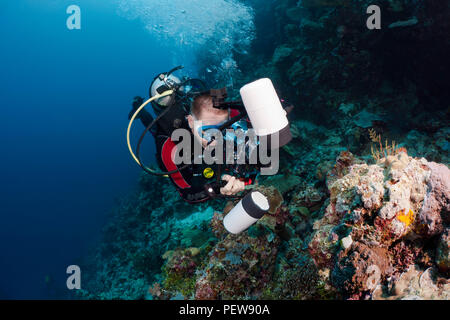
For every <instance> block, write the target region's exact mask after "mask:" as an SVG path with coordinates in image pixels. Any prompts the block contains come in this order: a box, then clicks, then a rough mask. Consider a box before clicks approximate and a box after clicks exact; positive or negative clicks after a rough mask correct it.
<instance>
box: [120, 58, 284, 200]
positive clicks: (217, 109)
mask: <svg viewBox="0 0 450 320" xmlns="http://www.w3.org/2000/svg"><path fill="white" fill-rule="evenodd" d="M182 68H183V67H182V66H179V67H176V68H174V69H172V70H170V71H169V72H166V73H161V74H159V75H158V76H156V77H155V78H154V79H153V82H152V84H151V85H150V88H149V95H150V99H149V100H147V101H146V102H144V99H143V98H142V97H135V98H134V101H133V104H132V106H133V108H132V110H131V112H130V113H129V116H128V118H129V120H130V124H129V126H128V132H127V139H128V147H129V150H130V152H131V154H132V156H133V158H134V159H135V161H136V162H137V163H138V164H139V165H140V166H141V167H142V168H143V169H144V171H146V172H148V173H150V174H154V175H158V176H165V177H169V178H170V179H171V181H172V183H173V184H174V186H175V187H176V189H177V191H178V192H179V194H180V196H181V197H182V198H183V199H184V200H185V201H187V202H189V203H199V202H204V201H207V200H210V199H213V198H217V197H235V198H236V197H237V196H236V195H237V194H238V193H240V192H241V191H244V189H245V186H247V185H251V184H254V183H255V181H256V178H257V176H258V175H259V170H260V168H261V167H262V166H263V165H262V164H260V163H258V164H254V165H250V164H233V165H229V164H227V165H225V164H213V165H207V164H205V163H203V162H202V163H201V164H196V163H188V164H184V163H183V164H181V165H177V164H175V162H174V153H175V152H177V145H176V144H175V142H174V141H173V140H172V138H171V136H172V133H173V132H174V131H175V130H177V129H185V130H188V131H189V133H190V135H191V137H193V139H191V143H192V144H193V147H192V148H191V150H195V149H196V147H197V148H198V147H199V146H201V148H202V149H205V148H207V147H208V145H210V144H211V143H212V144H214V143H215V141H213V140H214V138H211V137H208V136H207V135H206V134H204V133H206V132H208V130H210V129H214V130H219V131H221V132H225V130H226V129H229V128H233V129H236V128H238V129H242V130H248V129H249V128H252V123H251V121H249V119H248V117H247V116H248V114H247V110H246V109H245V107H244V106H243V104H242V102H237V101H232V102H227V101H225V99H226V98H227V92H226V89H225V88H222V89H219V90H216V89H210V90H208V89H207V87H206V85H205V84H204V82H203V81H202V80H199V79H191V78H186V77H184V78H182V79H179V78H178V77H176V76H174V75H173V73H174V72H175V71H177V70H180V69H182ZM148 103H151V105H152V107H153V110H154V112H155V114H156V115H157V116H156V117H155V118H154V117H153V116H152V115H151V114H150V113H149V112H148V111H146V110H144V107H145V106H146V105H147V104H148ZM283 111H284V110H283ZM285 113H286V112H285V111H284V114H283V115H284V117H285ZM249 116H250V117H251V114H250V115H249ZM253 118H256V117H255V116H253ZM136 119H139V120H140V121H141V123H142V124H143V125H144V127H146V129H145V131H144V132H143V133H142V135H141V137H140V139H139V142H138V145H137V149H136V155H135V154H134V153H133V151H132V149H131V146H130V139H129V132H130V127H131V125H132V123H133V121H134V120H136ZM258 121H259V120H258ZM286 121H287V120H286ZM199 122H201V124H202V125H201V126H198V123H199ZM283 126H285V127H284V128H283V129H282V130H281V132H282V134H281V135H280V137H281V138H280V140H282V141H281V143H280V146H281V145H284V144H286V143H287V142H289V140H290V139H291V136H290V131H289V125H287V130H286V125H285V124H283ZM149 131H150V132H151V133H152V135H153V137H154V140H155V144H156V159H157V163H158V166H159V169H160V170H161V172H157V171H155V170H154V169H151V168H148V167H146V166H144V165H143V164H142V161H141V159H140V147H141V143H142V141H143V139H144V137H145V135H146V134H147V133H148V132H149ZM224 137H225V139H226V137H227V133H225V135H224ZM234 139H236V137H234ZM194 144H197V146H194ZM193 157H195V155H194V153H193V152H192V154H191V159H193Z"/></svg>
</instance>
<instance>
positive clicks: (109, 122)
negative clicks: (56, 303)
mask: <svg viewBox="0 0 450 320" xmlns="http://www.w3.org/2000/svg"><path fill="white" fill-rule="evenodd" d="M107 3H109V2H107V1H83V0H77V1H76V3H74V1H34V0H28V1H24V0H20V1H2V2H0V35H1V40H0V62H1V71H0V96H1V100H0V101H1V102H0V104H1V112H2V116H1V118H0V119H1V126H0V139H1V146H2V153H1V155H2V156H1V158H0V164H1V185H0V188H1V192H0V199H1V201H0V215H1V222H0V298H14V299H20V298H32V299H45V298H64V297H67V293H68V292H67V289H65V279H66V274H65V271H66V268H67V266H68V265H71V264H77V262H78V261H79V259H80V257H82V256H83V255H84V254H86V252H87V249H88V248H89V247H90V245H91V244H92V243H94V241H95V240H96V239H97V237H98V236H99V235H100V232H101V228H102V226H103V224H104V223H105V221H106V217H107V214H108V212H109V211H110V210H111V208H112V207H113V205H114V199H115V198H117V197H120V196H122V195H125V194H126V193H128V192H130V190H131V189H132V188H134V186H135V184H136V181H137V177H138V174H139V169H138V167H137V165H135V164H134V163H133V162H132V160H131V158H130V157H129V154H128V150H127V148H126V144H125V130H126V126H127V124H128V122H127V115H128V112H129V110H130V103H131V100H132V98H133V97H134V96H136V95H142V96H146V92H147V88H148V85H149V82H150V81H151V79H152V77H153V76H154V74H155V73H156V72H161V71H166V70H168V69H170V68H171V67H172V66H173V63H174V60H173V59H174V58H173V56H171V55H169V54H167V53H164V52H161V51H160V50H158V42H157V40H156V39H155V38H154V37H152V35H151V34H150V33H149V32H148V31H146V30H145V28H144V27H143V25H142V23H141V22H140V21H139V20H127V19H125V18H124V17H121V16H120V15H118V14H117V7H116V6H114V5H111V4H107ZM71 4H77V5H79V6H80V7H81V9H82V28H81V30H68V29H67V27H66V19H67V17H68V15H67V14H66V8H67V7H68V6H69V5H71ZM138 131H139V130H138ZM149 148H151V147H149ZM149 154H151V150H150V152H149ZM46 280H47V281H46Z"/></svg>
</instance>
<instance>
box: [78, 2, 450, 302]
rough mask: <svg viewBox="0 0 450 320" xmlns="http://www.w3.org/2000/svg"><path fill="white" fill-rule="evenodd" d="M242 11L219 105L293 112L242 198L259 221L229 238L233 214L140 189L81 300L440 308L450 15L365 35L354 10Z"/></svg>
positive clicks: (394, 18)
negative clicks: (282, 105)
mask: <svg viewBox="0 0 450 320" xmlns="http://www.w3.org/2000/svg"><path fill="white" fill-rule="evenodd" d="M242 2H244V3H247V4H249V5H252V6H253V7H254V13H255V17H256V19H255V27H256V38H255V41H254V43H253V46H252V49H251V50H250V51H249V53H248V54H242V53H239V52H235V53H234V56H233V61H235V63H236V66H234V67H236V68H238V69H239V70H240V71H241V72H239V73H238V74H237V75H235V74H233V87H232V88H231V90H230V96H232V97H237V96H238V92H237V89H238V88H240V86H241V85H243V84H245V83H248V82H251V81H253V80H255V79H256V78H259V77H270V78H271V79H272V81H273V82H274V84H275V85H276V87H277V89H279V90H278V92H279V94H280V96H282V97H283V98H285V99H287V100H289V101H290V102H292V103H293V104H294V105H295V108H294V110H293V111H292V112H291V114H289V117H290V122H291V131H292V136H293V139H292V141H291V142H290V143H289V144H288V145H286V146H284V147H283V148H282V149H281V152H280V172H279V174H278V175H276V176H272V177H260V179H259V183H258V185H256V186H255V188H256V189H257V190H259V191H260V192H262V193H263V194H265V195H266V196H268V198H269V201H270V212H269V213H268V214H267V215H265V217H264V218H262V219H261V220H260V221H258V222H257V223H256V224H255V225H253V226H252V227H250V228H249V229H248V230H247V231H245V232H243V233H241V234H239V235H231V234H228V233H227V231H226V230H225V229H224V228H223V224H222V220H223V217H224V215H226V214H227V213H228V212H229V211H230V210H231V208H232V207H233V206H234V205H235V204H236V201H230V202H225V201H222V200H215V201H213V202H211V203H208V204H203V205H199V206H190V205H187V204H184V203H183V202H182V201H181V200H180V199H179V197H178V195H177V194H176V193H175V192H174V189H173V187H172V186H170V184H169V182H167V181H166V180H156V179H157V178H154V177H150V176H148V175H146V174H143V176H142V179H141V183H140V188H139V190H138V191H137V193H136V194H135V195H134V196H132V197H130V198H129V199H127V200H126V201H123V202H122V203H121V204H120V205H118V209H117V212H116V213H115V214H114V217H113V219H112V220H111V222H110V223H109V225H108V226H107V227H106V230H105V234H104V240H103V241H102V242H101V244H100V246H99V248H98V249H97V250H95V252H94V253H93V256H92V257H91V258H90V259H87V262H86V263H87V266H86V267H85V268H84V270H92V271H91V272H89V271H86V272H85V274H86V277H89V279H90V280H89V281H86V283H89V284H90V287H87V288H84V290H83V291H82V292H81V296H82V297H83V298H100V299H111V298H119V299H140V298H147V299H449V298H450V296H449V295H450V288H449V272H450V271H449V270H450V263H449V257H450V253H449V252H450V251H449V247H450V243H449V238H450V236H449V228H450V227H449V222H450V216H449V214H450V213H449V212H450V170H449V168H448V165H449V164H450V161H449V159H450V158H449V155H450V153H449V152H448V151H449V149H450V142H449V141H450V140H449V139H450V128H449V126H448V118H449V109H448V106H449V104H448V101H450V95H449V94H450V87H449V84H450V60H449V59H448V57H449V56H450V40H449V38H448V34H449V32H450V7H449V6H448V5H447V4H446V3H445V1H437V0H432V1H431V0H430V1H425V0H414V1H413V0H401V1H393V0H381V1H379V5H380V7H381V8H382V10H383V15H382V16H383V19H382V29H381V30H376V32H374V31H371V30H368V29H366V28H365V27H364V26H365V19H366V16H365V15H364V14H361V13H362V12H365V9H366V8H367V6H368V5H369V4H372V3H371V2H370V1H368V0H362V1H357V2H355V1H353V2H352V3H351V5H350V4H349V2H348V1H345V0H343V1H322V0H308V1H306V0H303V1H297V0H280V1H273V2H270V3H267V4H266V5H260V3H259V0H243V1H242ZM268 21H269V22H268ZM210 60H211V59H210ZM212 60H214V59H212ZM201 61H202V59H200V60H199V65H200V67H202V65H201V63H202V62H201ZM204 64H205V65H204V69H205V70H206V68H207V67H208V68H210V67H211V66H210V64H211V61H208V63H206V62H205V63H204ZM234 67H233V68H234ZM213 69H214V68H213ZM214 70H220V66H217V68H216V69H214ZM211 77H213V75H211ZM386 141H387V142H386ZM394 141H395V142H394ZM155 185H158V188H154V186H155Z"/></svg>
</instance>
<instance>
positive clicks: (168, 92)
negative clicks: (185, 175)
mask: <svg viewBox="0 0 450 320" xmlns="http://www.w3.org/2000/svg"><path fill="white" fill-rule="evenodd" d="M173 93H174V90H167V91H164V92H163V93H161V94H157V95H156V96H154V97H151V98H150V99H148V100H147V101H145V102H144V103H143V104H141V106H140V107H139V108H138V109H137V110H136V112H135V113H134V114H133V116H132V117H131V120H130V122H129V124H128V128H127V145H128V150H129V151H130V154H131V156H132V157H133V159H134V161H136V163H137V164H138V165H139V166H140V167H141V168H142V169H143V170H144V171H145V172H148V173H150V174H153V175H158V176H166V175H169V174H172V173H176V172H178V171H180V170H181V169H178V170H174V171H170V172H156V171H154V170H152V169H151V168H147V167H145V166H144V165H143V164H142V163H141V161H140V160H139V159H138V158H137V157H136V155H135V154H134V152H133V148H131V143H130V131H131V126H132V125H133V122H134V120H135V119H136V117H137V115H138V114H139V113H140V112H141V111H142V110H143V109H144V108H145V106H146V105H147V104H149V103H150V102H152V101H153V100H156V99H160V98H163V97H165V96H169V95H171V94H173ZM169 110H170V108H167V109H166V110H164V112H163V113H161V115H159V116H158V117H157V118H156V119H155V120H153V122H152V123H151V124H150V125H149V126H148V127H147V129H148V130H150V128H151V127H152V126H153V125H154V124H155V123H156V122H157V121H158V120H159V119H160V118H161V117H162V116H164V115H165V114H166V113H167V112H168V111H169ZM148 130H146V132H147V131H148ZM182 169H183V168H182Z"/></svg>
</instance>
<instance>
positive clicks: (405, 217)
mask: <svg viewBox="0 0 450 320" xmlns="http://www.w3.org/2000/svg"><path fill="white" fill-rule="evenodd" d="M397 219H398V220H399V221H401V222H403V223H404V224H405V226H406V227H408V226H409V225H410V224H411V223H412V222H413V221H414V212H413V211H412V210H411V209H409V211H408V213H407V214H405V210H404V209H403V210H400V211H399V213H398V214H397Z"/></svg>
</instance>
